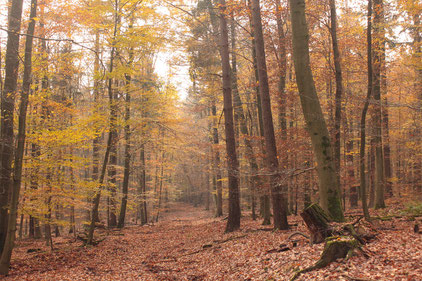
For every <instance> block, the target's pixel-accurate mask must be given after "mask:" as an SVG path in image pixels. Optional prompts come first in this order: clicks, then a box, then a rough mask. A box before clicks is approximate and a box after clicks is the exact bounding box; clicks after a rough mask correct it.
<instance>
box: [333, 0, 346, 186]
mask: <svg viewBox="0 0 422 281" xmlns="http://www.w3.org/2000/svg"><path fill="white" fill-rule="evenodd" d="M330 19H331V29H330V34H331V43H332V45H333V56H334V71H335V78H336V95H335V113H334V157H335V163H336V169H337V177H338V181H339V182H340V147H341V134H340V132H341V130H340V129H341V128H340V127H341V109H342V108H341V101H342V96H343V75H342V72H341V63H340V60H341V57H340V50H339V47H338V41H337V12H336V1H335V0H330Z"/></svg>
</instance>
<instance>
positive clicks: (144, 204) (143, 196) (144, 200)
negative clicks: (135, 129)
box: [139, 140, 148, 225]
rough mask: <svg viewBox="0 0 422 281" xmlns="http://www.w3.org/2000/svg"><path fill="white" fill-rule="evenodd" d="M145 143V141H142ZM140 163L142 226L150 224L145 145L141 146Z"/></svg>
mask: <svg viewBox="0 0 422 281" xmlns="http://www.w3.org/2000/svg"><path fill="white" fill-rule="evenodd" d="M142 141H143V140H142ZM140 161H141V180H140V194H139V196H140V198H141V199H140V203H139V205H140V206H139V207H140V212H141V225H145V224H147V223H148V214H147V195H146V166H145V144H144V143H142V144H141V151H140Z"/></svg>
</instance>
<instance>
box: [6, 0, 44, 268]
mask: <svg viewBox="0 0 422 281" xmlns="http://www.w3.org/2000/svg"><path fill="white" fill-rule="evenodd" d="M36 16H37V0H32V1H31V12H30V16H29V17H30V22H29V25H28V31H27V34H28V36H27V37H26V42H25V59H24V74H23V86H22V94H21V103H20V107H19V129H18V136H17V139H18V145H17V149H16V152H15V162H14V167H13V168H14V170H13V178H12V181H11V182H10V186H9V187H8V189H9V190H11V192H12V196H11V200H10V207H9V218H8V226H7V235H6V240H5V243H4V247H3V251H2V253H1V258H0V274H4V275H6V274H8V272H9V266H10V259H11V257H12V251H13V247H14V242H15V233H16V220H17V214H18V203H19V194H20V190H21V182H22V168H23V155H24V152H25V137H26V134H25V133H26V115H27V114H26V113H27V108H28V102H29V99H28V97H29V91H30V88H31V72H32V45H33V44H32V43H33V37H32V36H33V35H34V31H35V17H36Z"/></svg>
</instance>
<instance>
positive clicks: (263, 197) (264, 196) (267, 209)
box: [248, 0, 271, 225]
mask: <svg viewBox="0 0 422 281" xmlns="http://www.w3.org/2000/svg"><path fill="white" fill-rule="evenodd" d="M248 6H249V9H250V10H252V4H251V0H248ZM249 24H250V27H251V30H252V40H251V41H252V42H251V43H252V60H253V67H254V74H255V85H256V86H255V94H256V107H257V111H258V120H257V121H258V124H257V127H258V128H259V136H260V137H261V138H262V139H263V138H264V121H263V118H262V106H261V104H262V102H261V95H260V93H259V75H258V65H257V58H256V44H255V41H256V40H255V35H254V33H255V32H254V31H253V30H254V25H253V20H252V14H251V16H250V19H249ZM261 150H262V153H263V154H265V148H264V143H263V142H261ZM257 187H260V189H261V190H260V192H258V194H260V198H259V200H260V215H261V216H262V218H263V221H262V225H270V224H271V206H270V205H271V204H270V197H269V195H268V191H267V190H266V189H264V187H263V186H257Z"/></svg>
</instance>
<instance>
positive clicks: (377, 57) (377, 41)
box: [372, 0, 385, 209]
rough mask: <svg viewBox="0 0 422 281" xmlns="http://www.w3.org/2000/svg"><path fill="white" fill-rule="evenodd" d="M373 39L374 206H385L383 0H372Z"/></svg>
mask: <svg viewBox="0 0 422 281" xmlns="http://www.w3.org/2000/svg"><path fill="white" fill-rule="evenodd" d="M373 6H374V8H373V10H374V40H373V41H372V45H373V49H372V51H373V76H374V80H373V95H374V100H375V104H374V126H375V136H374V144H375V169H376V177H375V208H376V209H379V208H385V202H384V191H385V190H384V189H385V175H384V154H383V144H382V106H381V80H382V79H381V78H382V58H383V57H384V56H385V33H384V26H383V25H384V4H383V0H374V2H373Z"/></svg>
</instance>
